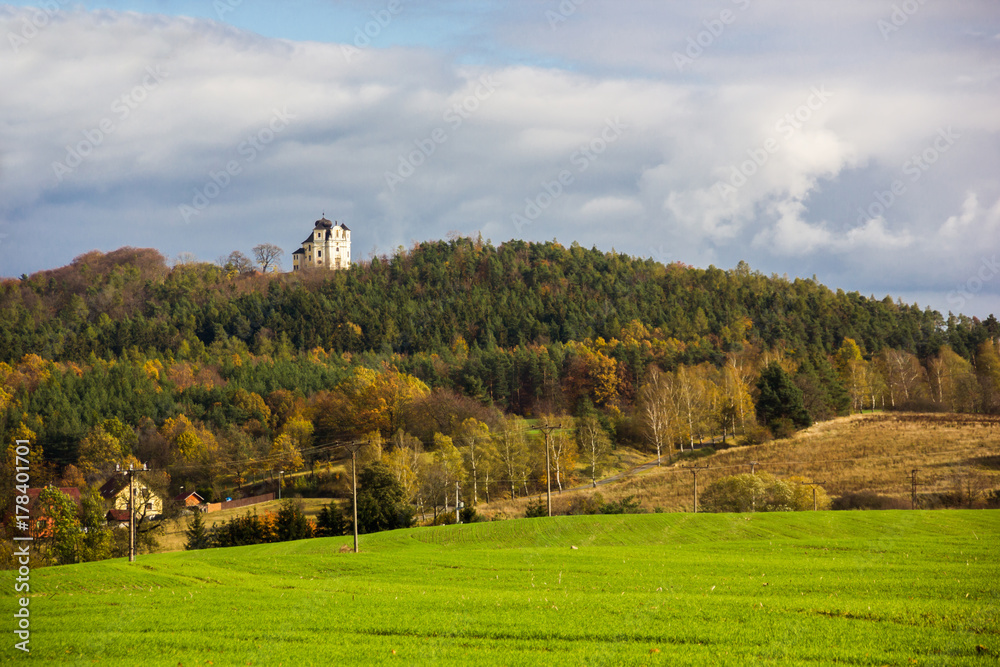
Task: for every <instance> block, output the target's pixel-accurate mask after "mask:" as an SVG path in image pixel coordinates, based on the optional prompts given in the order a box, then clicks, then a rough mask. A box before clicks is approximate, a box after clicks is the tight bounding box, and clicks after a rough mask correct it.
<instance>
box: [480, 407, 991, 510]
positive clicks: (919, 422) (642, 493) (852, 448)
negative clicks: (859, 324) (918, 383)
mask: <svg viewBox="0 0 1000 667" xmlns="http://www.w3.org/2000/svg"><path fill="white" fill-rule="evenodd" d="M754 461H755V462H756V465H755V466H753V470H755V471H756V472H758V473H764V472H766V473H771V474H773V475H775V476H777V477H779V478H788V477H793V476H798V477H800V478H803V479H806V480H810V481H816V482H823V483H822V485H821V486H822V488H824V489H825V490H826V492H827V494H829V495H830V496H831V497H833V496H840V495H843V494H847V493H859V492H872V493H875V494H878V495H882V496H888V497H891V498H894V499H896V500H898V503H897V504H898V506H899V507H906V508H908V507H909V506H910V500H911V490H912V486H911V484H912V479H913V477H912V475H911V473H912V472H913V471H914V470H916V472H917V475H916V478H917V506H918V507H931V508H933V507H941V506H942V505H946V506H952V507H954V506H972V505H975V506H982V505H983V504H984V503H985V500H986V497H987V494H989V493H990V492H991V491H993V490H994V489H1000V418H997V417H989V416H983V415H954V414H940V415H927V414H910V413H881V414H865V415H853V416H850V417H841V418H838V419H833V420H830V421H826V422H822V423H819V424H816V425H815V426H812V427H811V428H808V429H806V430H803V431H800V432H798V433H796V434H795V435H794V436H793V437H791V438H786V439H780V440H774V441H772V442H768V443H765V444H762V445H755V446H748V447H747V446H745V447H732V448H730V449H725V450H721V451H719V452H717V453H715V454H713V455H711V456H706V457H700V458H697V459H696V460H692V459H684V460H681V461H678V462H676V463H674V464H673V465H664V466H662V467H660V468H655V467H654V468H652V469H650V470H647V471H645V472H642V473H641V474H639V475H636V476H631V477H627V478H625V479H623V480H621V481H618V482H614V483H611V484H607V485H602V486H601V487H600V488H599V489H597V490H596V493H599V494H601V496H602V497H603V498H604V500H605V501H618V500H621V499H623V498H627V497H630V496H634V497H635V499H636V500H638V501H639V502H640V503H641V504H642V507H643V508H644V509H645V511H653V510H654V508H661V509H662V510H665V511H668V512H670V511H690V510H691V503H692V493H693V484H692V475H691V473H690V472H688V471H687V470H685V468H686V467H688V466H694V465H697V466H708V469H707V470H700V471H699V474H698V485H699V488H700V489H701V490H702V491H704V489H705V488H707V486H708V485H709V484H710V483H711V482H712V481H713V480H715V479H718V478H720V477H722V476H725V475H735V474H738V473H746V472H750V471H751V462H754ZM665 463H666V462H665ZM593 493H595V491H594V490H591V489H589V488H587V487H583V488H582V489H580V490H577V491H573V492H566V493H562V494H556V495H555V496H554V498H553V503H552V505H553V512H554V513H559V514H562V513H566V512H569V511H571V508H572V505H573V504H574V503H580V502H581V501H580V496H584V497H586V496H590V495H592V494H593ZM538 497H539V496H533V497H532V498H531V499H529V498H523V499H519V500H517V501H515V502H510V501H501V502H497V503H493V504H492V505H489V506H486V507H484V508H483V510H482V511H483V512H484V513H485V514H487V515H491V514H499V515H505V516H523V514H524V508H525V507H526V505H527V503H528V502H531V500H532V499H537V498H538Z"/></svg>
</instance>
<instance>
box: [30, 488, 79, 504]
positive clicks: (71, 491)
mask: <svg viewBox="0 0 1000 667" xmlns="http://www.w3.org/2000/svg"><path fill="white" fill-rule="evenodd" d="M44 490H45V489H28V507H33V506H34V504H35V502H36V501H37V500H38V494H40V493H41V492H42V491H44ZM59 491H62V492H63V493H65V494H66V495H67V496H69V497H70V498H72V499H73V502H75V503H76V504H77V505H79V504H80V489H78V488H76V487H75V486H60V487H59Z"/></svg>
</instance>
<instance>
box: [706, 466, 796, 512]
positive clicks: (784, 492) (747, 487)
mask: <svg viewBox="0 0 1000 667" xmlns="http://www.w3.org/2000/svg"><path fill="white" fill-rule="evenodd" d="M798 486H799V485H798V484H797V483H796V482H795V481H784V480H780V479H775V478H774V477H773V476H772V475H769V474H767V473H761V474H759V475H751V474H750V473H743V474H741V475H731V476H729V477H722V478H721V479H717V480H715V481H713V482H712V483H711V484H709V485H708V488H707V489H705V492H704V493H703V494H702V496H701V507H702V509H704V510H705V511H708V512H788V511H792V510H795V509H805V508H800V507H798V504H797V503H796V488H797V487H798ZM809 509H812V500H811V496H810V502H809Z"/></svg>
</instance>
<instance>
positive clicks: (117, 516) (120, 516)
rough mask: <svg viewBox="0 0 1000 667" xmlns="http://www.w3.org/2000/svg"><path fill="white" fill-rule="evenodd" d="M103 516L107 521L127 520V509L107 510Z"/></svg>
mask: <svg viewBox="0 0 1000 667" xmlns="http://www.w3.org/2000/svg"><path fill="white" fill-rule="evenodd" d="M104 516H105V518H106V519H108V520H109V521H128V510H108V513H107V514H106V515H104Z"/></svg>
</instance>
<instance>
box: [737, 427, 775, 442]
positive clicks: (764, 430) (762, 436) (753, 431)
mask: <svg viewBox="0 0 1000 667" xmlns="http://www.w3.org/2000/svg"><path fill="white" fill-rule="evenodd" d="M771 440H774V435H773V434H772V433H771V429H769V428H768V427H766V426H759V425H757V424H754V425H753V426H748V427H747V428H746V431H745V432H744V433H743V439H742V441H741V442H740V444H742V445H763V444H764V443H765V442H770V441H771Z"/></svg>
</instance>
